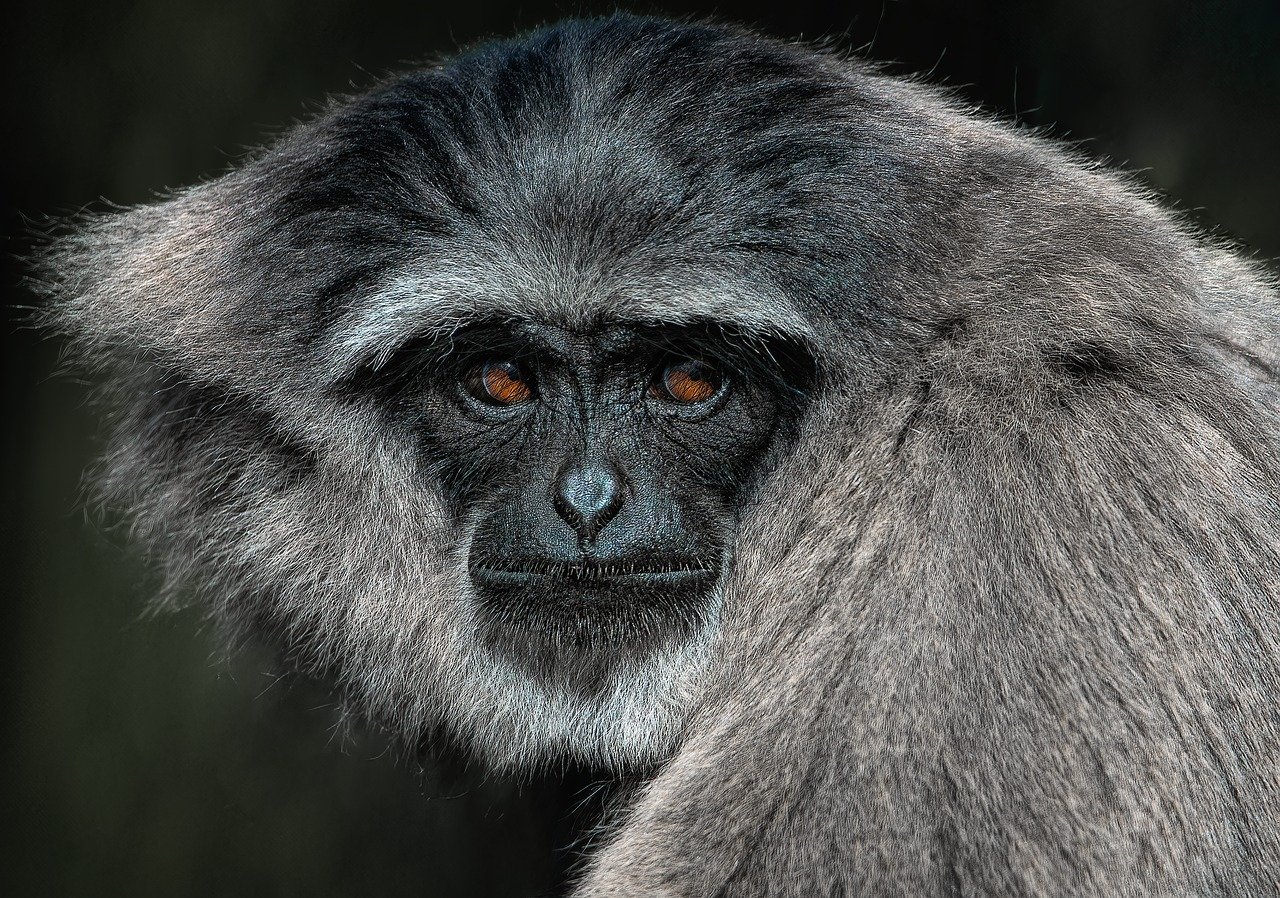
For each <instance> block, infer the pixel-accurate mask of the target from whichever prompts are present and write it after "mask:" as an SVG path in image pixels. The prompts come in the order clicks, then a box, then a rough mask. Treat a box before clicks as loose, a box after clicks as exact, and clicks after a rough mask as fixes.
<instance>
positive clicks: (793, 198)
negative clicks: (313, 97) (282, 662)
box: [45, 17, 1280, 896]
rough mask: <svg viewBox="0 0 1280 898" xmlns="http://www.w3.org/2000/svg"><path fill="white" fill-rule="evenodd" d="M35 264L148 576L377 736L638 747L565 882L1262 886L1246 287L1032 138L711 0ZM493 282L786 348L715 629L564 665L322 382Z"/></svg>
mask: <svg viewBox="0 0 1280 898" xmlns="http://www.w3.org/2000/svg"><path fill="white" fill-rule="evenodd" d="M45 272H46V281H47V284H48V289H49V292H50V293H51V295H52V296H53V303H52V306H51V308H52V313H51V314H52V316H53V318H54V320H55V321H56V323H57V325H58V326H59V327H61V328H63V329H65V331H66V332H68V333H69V334H70V335H71V337H72V338H73V342H74V345H75V346H76V347H78V349H79V351H80V353H81V357H82V358H83V359H84V360H85V361H86V363H87V364H89V365H92V366H95V367H96V368H97V369H98V370H100V371H101V372H103V379H104V381H105V382H108V383H109V384H110V385H111V386H110V390H111V392H110V396H111V397H112V399H113V402H114V408H116V409H117V411H118V417H117V420H116V423H115V427H114V431H113V432H114V434H115V441H114V444H113V448H112V450H111V452H110V454H109V456H108V457H107V459H106V461H105V464H104V467H103V476H102V480H101V482H102V485H103V489H104V491H105V495H106V496H108V497H109V498H110V499H111V500H112V501H113V502H115V503H117V504H118V505H119V506H121V507H123V508H124V509H127V510H128V511H129V512H130V513H131V514H132V516H133V520H134V521H136V529H137V538H138V540H139V542H140V544H141V545H142V546H144V547H146V549H147V550H148V551H149V552H150V554H151V555H152V557H153V558H154V559H155V562H156V563H157V564H158V565H159V566H160V567H161V569H162V570H163V571H164V573H165V575H166V588H165V596H166V598H167V600H173V599H175V597H177V596H179V595H185V594H188V592H190V593H194V594H196V595H198V596H199V597H200V598H201V600H202V601H204V602H206V603H207V604H208V606H209V607H210V608H211V609H212V611H213V613H214V614H215V615H216V617H217V618H218V619H219V620H221V621H224V622H226V623H227V624H228V625H229V626H230V627H231V628H232V629H233V630H235V631H238V632H250V633H254V634H267V635H269V636H271V637H272V638H275V639H277V640H279V641H280V643H281V644H282V645H283V646H284V647H285V648H286V650H287V651H288V652H289V653H290V654H291V655H292V657H294V658H295V659H296V661H297V663H298V664H299V665H300V666H302V667H304V668H307V669H312V670H320V671H324V672H325V673H327V674H329V675H330V676H332V677H333V678H334V680H335V682H336V683H337V684H338V686H339V687H340V689H341V690H342V692H343V693H344V695H346V696H347V698H348V699H349V700H350V701H351V703H352V704H353V706H354V707H358V708H360V709H362V710H363V711H364V712H365V713H367V714H368V715H369V716H371V717H372V718H374V719H376V720H379V721H382V722H385V723H387V724H389V725H391V726H393V727H395V728H396V729H398V730H400V731H401V732H404V733H406V734H407V735H409V736H410V737H417V736H419V735H421V734H423V733H426V732H430V731H434V730H437V729H438V728H441V727H443V728H445V729H447V730H450V731H452V732H455V733H457V734H459V735H461V736H462V737H463V738H465V739H466V740H468V741H469V742H470V743H471V744H473V745H474V746H475V747H476V750H477V751H478V752H479V753H481V754H482V755H484V756H486V757H487V758H489V759H490V760H491V761H493V762H495V763H497V764H500V765H527V764H531V763H542V762H545V761H546V760H547V759H549V758H554V757H563V756H572V757H577V758H580V759H585V760H587V761H591V762H597V763H607V764H611V765H614V766H616V767H619V768H626V767H631V766H634V765H643V764H650V763H652V762H665V765H664V766H662V767H661V769H660V772H659V773H657V775H656V776H655V777H654V778H653V779H652V781H651V782H650V783H649V784H648V786H647V787H646V788H645V789H644V790H643V791H642V792H641V793H640V795H639V797H638V799H637V801H636V803H635V805H634V806H633V807H632V808H631V809H630V811H629V812H628V813H627V815H626V817H625V819H624V820H623V822H622V823H621V825H620V826H619V827H618V828H617V830H616V831H615V832H613V833H612V834H611V835H610V837H609V839H608V841H607V844H606V845H605V846H604V847H603V848H602V849H601V850H600V851H599V853H598V854H597V855H596V856H595V858H594V859H593V861H592V863H591V865H590V868H589V870H588V871H587V872H586V874H585V876H584V878H583V881H582V882H581V883H580V884H579V894H580V895H582V896H606V895H608V896H636V895H649V894H661V895H689V896H701V895H796V896H812V895H855V894H856V895H961V894H965V895H982V894H991V895H1046V894H1053V895H1080V896H1100V895H1107V896H1120V895H1134V896H1138V895H1142V896H1153V895H1167V896H1187V895H1221V896H1248V895H1257V896H1262V895H1274V894H1276V891H1277V889H1278V888H1280V460H1278V456H1277V451H1276V450H1277V443H1278V441H1280V386H1278V383H1277V381H1278V378H1277V371H1278V370H1280V340H1278V339H1277V332H1278V328H1280V306H1278V304H1277V294H1276V292H1275V287H1274V284H1273V282H1272V281H1271V280H1269V278H1268V276H1267V275H1266V274H1264V273H1263V272H1261V271H1259V270H1257V269H1256V268H1255V267H1253V266H1251V265H1250V264H1249V263H1247V262H1245V261H1244V260H1242V259H1241V258H1240V257H1239V256H1238V255H1235V254H1233V253H1232V252H1231V251H1230V250H1229V249H1226V248H1223V247H1220V246H1216V245H1214V244H1212V243H1211V242H1210V241H1208V240H1206V239H1205V237H1204V236H1203V235H1201V234H1199V233H1197V232H1195V231H1194V230H1193V229H1192V228H1190V227H1189V226H1188V225H1187V224H1186V223H1185V222H1182V221H1179V220H1178V219H1177V218H1176V217H1174V216H1173V215H1171V214H1170V213H1169V212H1168V211H1166V210H1165V209H1163V208H1161V207H1160V206H1159V205H1158V204H1157V203H1156V202H1154V201H1153V199H1152V198H1151V197H1150V196H1148V195H1146V194H1145V193H1144V192H1143V191H1141V190H1139V189H1137V188H1135V187H1134V186H1133V185H1132V184H1129V183H1127V182H1126V181H1125V180H1123V179H1121V178H1119V177H1117V176H1116V175H1114V174H1111V173H1108V172H1106V171H1102V170H1099V169H1098V168H1097V167H1096V166H1095V165H1092V164H1090V163H1088V162H1085V161H1083V160H1081V159H1079V158H1077V157H1075V156H1073V155H1072V154H1070V153H1068V152H1065V151H1064V150H1063V149H1062V148H1061V147H1059V146H1056V145H1054V144H1052V143H1049V142H1046V141H1044V140H1042V139H1039V138H1037V137H1034V136H1031V135H1028V134H1027V133H1025V132H1022V131H1019V130H1016V129H1014V128H1011V127H1008V126H1006V125H1002V124H999V123H994V122H991V121H989V120H986V119H984V118H982V117H981V116H978V115H975V114H973V113H972V112H971V111H969V110H966V109H964V108H962V107H961V106H959V105H958V104H957V103H956V102H955V101H953V100H951V99H949V98H947V97H946V96H944V95H942V94H940V93H938V92H936V91H934V90H931V89H929V88H927V87H922V86H920V85H918V84H913V83H908V82H904V81H901V80H896V79H892V78H887V77H882V76H880V75H878V74H876V73H875V72H874V71H872V70H870V69H869V68H867V67H865V66H864V65H862V64H860V63H857V62H852V61H849V60H845V59H840V58H836V57H834V56H831V55H827V54H824V53H820V52H816V51H814V50H812V49H810V48H807V47H803V46H796V45H789V44H785V43H781V42H777V41H774V40H770V39H767V38H763V37H760V36H757V35H753V34H750V33H746V32H743V31H740V30H735V29H732V28H722V27H711V26H701V25H680V24H672V23H669V22H663V21H657V20H651V19H640V18H630V17H615V18H609V19H603V20H597V21H578V22H567V23H563V24H560V25H556V26H554V27H550V28H547V29H544V30H542V31H538V32H536V33H533V34H531V35H527V36H524V37H521V38H518V39H516V40H512V41H509V42H501V43H493V44H489V45H485V46H481V47H479V48H477V49H475V50H472V51H470V52H467V53H465V54H463V55H462V56H460V57H458V58H456V59H454V60H452V61H451V62H449V63H448V64H446V65H443V66H441V67H437V68H430V69H424V70H420V71H416V72H413V73H410V74H408V75H405V76H403V77H400V78H397V79H395V80H392V81H389V82H387V83H385V84H383V85H381V86H379V87H377V88H376V89H374V90H372V91H370V92H368V93H365V94H363V95H360V96H357V97H354V98H351V99H348V100H345V101H342V102H339V103H336V104H335V105H334V106H333V107H332V108H331V109H330V110H329V111H328V112H327V113H325V114H324V115H322V116H320V117H319V118H317V119H316V120H315V121H312V122H310V123H308V124H305V125H302V126H300V127H298V128H297V129H295V130H294V131H293V132H292V133H291V134H289V135H288V136H287V137H285V138H284V139H283V140H281V141H280V142H279V143H278V144H277V145H275V146H274V147H272V148H271V149H269V150H267V151H265V152H263V153H261V154H260V155H259V156H258V157H257V158H255V159H252V160H250V161H249V162H247V163H246V164H245V165H244V166H243V167H241V168H239V169H238V170H235V171H232V172H230V173H228V174H226V175H225V176H223V177H221V178H219V179H218V180H215V181H213V182H210V183H207V184H203V185H200V186H197V187H194V188H192V189H190V190H187V191H185V192H183V193H180V194H178V195H176V196H174V197H172V198H171V199H169V200H167V201H165V202H162V203H159V204H156V205H152V206H147V207H142V208H137V209H133V210H127V211H123V212H117V213H111V214H108V215H104V216H102V217H100V218H97V219H95V220H91V221H87V222H83V223H81V224H80V225H79V226H78V227H77V228H76V229H75V231H74V232H73V233H71V234H69V235H68V236H65V237H64V238H62V239H60V240H59V242H57V243H56V245H55V246H54V247H53V248H52V250H51V252H50V253H49V255H48V257H47V265H46V268H45ZM494 312H497V313H500V314H503V315H509V316H515V317H531V318H538V319H540V320H547V321H554V322H562V323H568V324H572V325H575V326H579V327H589V326H591V325H592V324H594V323H598V322H601V321H644V322H704V321H724V322H730V323H732V324H733V326H734V327H736V328H739V329H741V330H744V331H746V332H751V333H760V334H767V335H770V336H780V337H783V338H785V339H787V340H789V341H793V342H795V343H796V344H797V345H801V346H803V347H805V349H806V351H807V352H808V353H809V354H810V355H811V356H812V358H813V361H814V364H815V365H816V370H817V372H818V379H817V384H816V387H815V389H814V390H813V393H812V395H811V397H810V399H809V404H808V406H807V407H806V410H805V414H804V417H803V420H802V421H801V423H800V425H799V427H800V432H799V437H798V439H797V440H796V442H795V446H794V448H793V449H792V450H791V451H790V453H789V455H788V457H787V458H785V459H784V460H783V461H782V462H781V463H780V464H779V465H778V466H777V467H776V470H775V471H774V473H773V474H772V476H770V477H769V478H768V479H767V481H766V482H765V483H764V484H763V486H762V487H761V491H760V494H759V495H758V497H757V502H756V503H755V504H754V505H753V506H752V507H751V508H750V509H747V510H746V511H745V512H744V515H745V517H744V520H743V522H742V525H741V534H740V538H739V540H738V543H737V547H736V550H735V553H734V557H733V559H732V563H731V570H730V572H729V574H728V579H727V581H726V582H725V584H724V587H723V590H722V593H721V595H720V602H719V606H718V619H717V621H715V624H716V626H715V632H712V633H708V634H704V638H701V639H696V640H691V641H689V642H688V643H687V644H684V645H683V646H682V647H680V648H679V649H678V650H671V651H670V652H667V653H665V654H663V655H662V656H661V657H656V658H652V659H650V660H648V661H647V662H644V663H632V662H628V666H627V668H626V669H624V670H620V671H619V672H618V676H617V678H616V681H615V682H614V684H613V686H612V688H611V689H609V690H605V692H604V693H603V694H602V695H600V696H597V697H595V698H594V699H593V700H591V701H585V700H582V699H580V698H574V697H570V696H566V695H558V694H554V693H551V692H549V691H547V690H541V689H539V688H537V687H536V686H534V685H532V684H530V683H528V682H525V681H523V680H522V679H521V678H520V677H519V676H518V675H517V674H516V673H515V672H514V671H512V670H510V669H509V668H508V667H506V666H504V665H503V664H501V663H500V662H497V661H495V660H494V659H492V658H490V657H488V656H487V655H486V654H485V652H484V651H482V649H481V647H480V646H479V645H478V644H477V643H476V640H475V639H474V621H473V610H472V606H471V604H470V602H469V592H468V590H469V587H468V585H467V577H466V570H465V553H466V547H467V534H466V532H465V531H466V528H465V527H462V528H458V527H456V526H455V524H454V523H453V522H452V521H451V520H450V517H449V515H448V514H447V513H446V511H445V509H444V508H443V506H442V500H441V496H440V490H439V484H438V482H436V481H434V480H433V477H432V474H431V472H430V471H429V470H423V469H422V468H421V466H420V464H419V463H418V461H417V457H416V455H415V452H414V435H413V434H411V433H407V432H405V431H404V430H403V429H400V428H397V427H395V426H391V425H389V424H388V423H387V418H386V416H385V415H383V414H381V412H380V409H379V408H378V407H377V405H376V402H375V401H374V400H373V399H372V398H371V397H370V396H369V394H368V393H366V392H362V391H361V390H360V389H359V388H358V387H357V386H355V384H358V383H359V381H360V377H361V372H369V371H376V370H378V369H379V368H380V366H382V365H385V364H386V363H387V361H388V360H389V359H391V358H393V357H394V356H395V354H396V353H397V351H398V350H400V348H401V347H403V346H405V345H406V344H408V343H410V342H411V341H413V340H416V339H421V338H423V337H440V336H441V335H447V334H449V333H452V332H453V331H454V330H455V329H456V328H458V327H460V326H462V325H464V324H465V323H466V322H468V321H470V320H473V319H475V318H477V317H482V316H487V315H491V314H493V313H494ZM460 529H461V531H462V532H459V530H460Z"/></svg>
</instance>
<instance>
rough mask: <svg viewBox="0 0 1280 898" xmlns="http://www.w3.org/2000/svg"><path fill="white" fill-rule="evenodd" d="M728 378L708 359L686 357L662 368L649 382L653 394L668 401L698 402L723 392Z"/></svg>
mask: <svg viewBox="0 0 1280 898" xmlns="http://www.w3.org/2000/svg"><path fill="white" fill-rule="evenodd" d="M723 387H724V378H723V377H722V376H721V374H720V372H719V371H718V370H717V369H716V368H715V367H714V366H712V365H710V364H708V363H707V362H703V361H700V360H698V359H683V360H681V361H679V362H674V363H672V364H670V365H667V366H665V367H663V368H662V369H660V370H659V371H658V372H657V374H656V376H655V377H654V379H653V381H652V383H650V384H649V395H650V396H652V397H653V398H655V399H661V400H663V401H665V402H674V403H678V404H680V405H697V404H698V403H700V402H707V401H708V400H711V399H714V398H715V397H716V396H718V395H720V391H721V389H722V388H723Z"/></svg>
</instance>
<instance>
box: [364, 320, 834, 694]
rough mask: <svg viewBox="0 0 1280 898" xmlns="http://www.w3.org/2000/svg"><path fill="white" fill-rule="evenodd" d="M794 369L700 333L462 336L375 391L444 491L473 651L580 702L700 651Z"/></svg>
mask: <svg viewBox="0 0 1280 898" xmlns="http://www.w3.org/2000/svg"><path fill="white" fill-rule="evenodd" d="M811 380H812V369H811V363H810V361H809V360H808V359H807V358H806V357H805V356H804V354H803V352H801V351H800V350H799V349H798V348H796V347H794V346H788V345H785V344H783V343H782V342H781V341H776V340H775V341H758V340H750V339H747V338H746V337H745V336H744V335H742V334H735V333H732V332H728V331H725V330H724V329H723V328H717V327H694V326H686V327H670V326H668V327H658V326H648V327H643V326H626V325H617V324H611V325H601V326H596V327H586V328H579V329H569V328H565V327H563V326H557V325H553V324H546V323H536V322H529V321H524V322H492V323H488V324H484V323H482V324H477V325H474V326H472V327H470V328H467V329H466V330H464V331H463V332H461V333H459V334H454V335H451V337H450V339H449V340H448V341H447V343H446V345H443V346H442V345H428V346H416V347H413V348H411V349H410V350H408V351H406V352H403V353H401V355H400V357H398V358H397V359H396V360H395V361H394V362H393V363H392V364H391V365H389V366H388V367H387V368H386V370H384V371H383V373H382V383H381V387H380V392H381V397H382V401H383V402H384V403H385V404H386V406H387V408H388V409H389V410H390V412H391V414H392V415H394V416H396V417H397V418H398V419H399V421H400V423H401V424H402V425H404V426H407V427H409V428H410V429H412V430H414V431H415V432H417V433H418V434H419V436H420V439H421V443H420V449H421V453H420V458H421V463H422V466H423V469H424V470H425V471H428V472H430V474H431V476H434V477H438V478H439V479H440V481H441V482H442V483H443V484H444V487H445V492H446V494H447V496H448V499H449V503H450V508H451V510H452V512H453V514H454V516H455V520H456V522H457V525H458V527H459V529H460V530H462V531H463V532H466V533H467V534H469V540H468V545H467V549H466V567H467V572H468V575H469V577H470V579H471V581H472V584H473V586H474V596H475V601H476V602H477V604H478V606H479V612H480V613H479V614H478V615H477V620H478V622H479V626H480V633H479V638H480V639H481V640H482V641H483V643H484V644H485V645H486V647H487V648H488V649H489V650H490V651H492V652H493V653H494V655H495V656H497V657H498V658H500V659H501V661H502V662H503V663H509V664H512V665H515V667H516V668H517V669H518V670H519V671H520V672H521V674H522V675H524V676H528V677H530V678H532V679H533V680H534V681H536V682H538V683H540V684H542V685H543V686H544V687H545V688H550V689H557V690H569V691H572V692H575V693H580V694H582V695H583V696H584V697H589V696H590V694H591V693H593V692H595V691H598V690H600V689H602V688H604V687H605V686H606V685H607V684H608V683H609V682H610V679H611V676H612V674H613V673H614V672H615V670H616V669H617V666H618V663H619V662H620V661H623V660H628V661H631V662H638V663H643V662H644V660H645V659H646V657H647V656H649V655H650V654H652V653H654V652H655V651H659V650H663V649H671V648H673V647H678V646H679V645H680V644H681V643H684V642H688V641H690V640H695V639H704V638H706V637H707V633H708V631H709V630H710V629H711V628H712V627H713V625H714V623H715V622H716V620H717V618H718V614H719V601H718V590H719V588H720V585H721V582H722V580H723V576H724V572H725V569H726V567H727V566H728V565H729V564H731V562H732V546H733V544H734V541H735V538H736V533H737V525H738V522H739V520H740V516H741V513H742V510H743V508H744V506H746V505H747V503H748V502H749V500H750V499H751V497H752V494H753V492H754V491H755V489H756V487H757V486H758V484H759V482H760V480H761V478H762V477H763V476H764V475H765V474H766V473H767V472H768V470H769V468H770V465H771V464H772V462H773V461H774V460H775V459H776V456H777V454H778V453H779V452H781V451H783V450H784V449H785V447H786V446H787V445H788V444H789V442H790V440H791V439H792V438H793V437H794V432H795V426H796V423H797V421H798V420H799V417H800V414H801V411H802V409H803V405H804V397H805V393H806V390H807V389H808V388H809V386H810V384H811Z"/></svg>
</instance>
